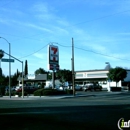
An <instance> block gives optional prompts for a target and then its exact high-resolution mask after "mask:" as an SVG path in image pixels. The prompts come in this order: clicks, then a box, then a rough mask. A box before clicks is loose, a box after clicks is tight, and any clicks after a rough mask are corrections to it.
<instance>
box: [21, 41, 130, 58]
mask: <svg viewBox="0 0 130 130" xmlns="http://www.w3.org/2000/svg"><path fill="white" fill-rule="evenodd" d="M50 43H53V44H58V45H59V46H62V47H67V48H68V47H69V48H70V47H72V46H66V45H62V44H59V43H57V42H50ZM50 43H48V44H46V45H45V46H43V47H42V48H40V49H38V50H37V51H35V52H33V53H31V54H28V55H26V56H23V57H21V58H19V59H23V58H26V57H29V56H31V55H33V54H35V53H37V52H39V51H41V50H42V49H44V48H45V47H47V46H48V45H50ZM74 48H76V49H79V50H83V51H87V52H91V53H95V54H98V55H102V56H105V57H111V58H115V59H119V60H126V61H130V59H123V58H119V57H115V56H112V55H107V54H103V53H99V52H96V51H93V50H87V49H83V48H79V47H76V46H74Z"/></svg>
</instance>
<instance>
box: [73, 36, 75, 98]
mask: <svg viewBox="0 0 130 130" xmlns="http://www.w3.org/2000/svg"><path fill="white" fill-rule="evenodd" d="M72 85H73V86H72V88H73V96H75V72H74V41H73V38H72Z"/></svg>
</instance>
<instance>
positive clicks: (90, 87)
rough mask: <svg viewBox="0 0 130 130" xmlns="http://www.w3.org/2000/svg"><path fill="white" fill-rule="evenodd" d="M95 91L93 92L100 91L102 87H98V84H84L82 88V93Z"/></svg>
mask: <svg viewBox="0 0 130 130" xmlns="http://www.w3.org/2000/svg"><path fill="white" fill-rule="evenodd" d="M88 90H90V91H93V90H94V91H95V90H100V91H101V90H102V86H100V85H99V84H98V83H87V84H85V86H84V87H83V91H88Z"/></svg>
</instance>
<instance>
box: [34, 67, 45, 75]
mask: <svg viewBox="0 0 130 130" xmlns="http://www.w3.org/2000/svg"><path fill="white" fill-rule="evenodd" d="M46 73H47V72H46V71H45V70H44V69H43V68H39V69H37V70H36V71H35V74H46Z"/></svg>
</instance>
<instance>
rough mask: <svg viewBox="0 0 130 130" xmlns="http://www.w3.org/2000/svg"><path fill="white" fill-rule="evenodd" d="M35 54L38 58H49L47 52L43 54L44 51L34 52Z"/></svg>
mask: <svg viewBox="0 0 130 130" xmlns="http://www.w3.org/2000/svg"><path fill="white" fill-rule="evenodd" d="M33 56H35V57H36V58H39V59H46V58H47V54H43V53H35V54H33Z"/></svg>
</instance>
